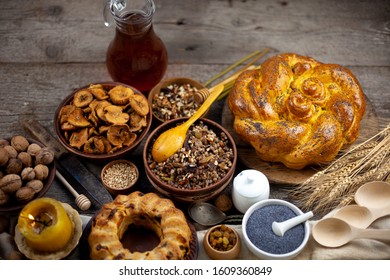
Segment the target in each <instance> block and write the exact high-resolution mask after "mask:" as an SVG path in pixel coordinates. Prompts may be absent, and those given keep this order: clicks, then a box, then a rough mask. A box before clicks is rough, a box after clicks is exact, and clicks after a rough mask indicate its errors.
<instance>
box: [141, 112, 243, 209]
mask: <svg viewBox="0 0 390 280" xmlns="http://www.w3.org/2000/svg"><path fill="white" fill-rule="evenodd" d="M187 119H188V118H179V119H174V120H170V121H166V122H164V123H163V124H161V125H160V126H158V127H157V128H156V129H154V130H153V131H152V132H151V133H150V135H149V136H148V138H147V139H146V142H145V146H144V150H143V161H144V167H145V172H146V175H147V178H148V179H149V181H150V183H151V184H152V185H153V187H154V188H155V189H156V190H157V191H158V192H160V193H162V194H163V195H166V196H168V197H170V198H171V199H173V200H176V201H179V202H185V203H193V202H201V201H206V200H209V199H211V198H213V197H215V196H217V195H218V194H219V193H221V192H222V191H223V190H224V189H225V188H226V187H227V186H228V185H229V183H230V182H231V180H232V178H233V175H234V170H235V167H236V163H237V148H236V145H235V142H234V140H233V138H232V136H231V135H230V134H229V133H228V132H227V131H226V129H225V128H223V127H222V126H221V125H219V124H218V123H216V122H214V121H211V120H209V119H205V118H201V119H199V120H197V121H196V122H195V123H194V124H193V125H192V126H191V127H190V128H189V130H188V132H187V139H186V141H185V143H184V145H183V147H182V148H181V149H179V150H178V151H177V152H176V153H175V154H173V155H172V156H171V157H169V158H168V159H167V160H166V161H164V162H159V163H158V162H156V161H155V160H154V159H153V156H152V155H151V149H152V147H153V143H154V141H155V139H157V137H158V136H159V135H160V134H161V133H162V132H164V131H166V130H168V129H170V128H172V127H174V126H176V125H179V124H181V123H183V122H185V121H186V120H187Z"/></svg>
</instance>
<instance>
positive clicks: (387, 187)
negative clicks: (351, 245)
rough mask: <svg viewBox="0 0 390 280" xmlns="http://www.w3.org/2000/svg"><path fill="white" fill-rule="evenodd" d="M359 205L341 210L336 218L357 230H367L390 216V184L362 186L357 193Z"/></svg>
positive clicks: (367, 184) (377, 183) (379, 183)
mask: <svg viewBox="0 0 390 280" xmlns="http://www.w3.org/2000/svg"><path fill="white" fill-rule="evenodd" d="M355 201H356V202H357V204H358V205H348V206H345V207H343V208H340V210H338V211H337V212H336V213H335V214H334V217H335V218H339V219H341V220H344V221H346V222H347V223H349V224H350V225H352V226H354V227H357V228H367V227H368V226H369V225H370V224H371V223H372V222H374V221H375V220H376V219H379V218H380V217H383V216H387V215H390V184H389V183H387V182H383V181H373V182H369V183H366V184H364V185H363V186H361V187H360V188H359V189H358V190H357V191H356V193H355Z"/></svg>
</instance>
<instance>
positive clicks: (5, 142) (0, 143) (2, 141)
mask: <svg viewBox="0 0 390 280" xmlns="http://www.w3.org/2000/svg"><path fill="white" fill-rule="evenodd" d="M8 145H9V141H8V140H7V139H0V147H1V148H3V147H4V146H8Z"/></svg>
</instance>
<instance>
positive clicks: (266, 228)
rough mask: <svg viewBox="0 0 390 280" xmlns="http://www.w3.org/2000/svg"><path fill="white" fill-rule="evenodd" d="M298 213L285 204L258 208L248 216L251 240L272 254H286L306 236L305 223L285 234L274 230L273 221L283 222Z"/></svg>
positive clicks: (247, 229)
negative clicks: (281, 234)
mask: <svg viewBox="0 0 390 280" xmlns="http://www.w3.org/2000/svg"><path fill="white" fill-rule="evenodd" d="M296 215H297V214H296V213H295V212H294V211H293V210H292V209H290V208H289V207H287V206H284V205H267V206H264V207H262V208H259V209H256V210H255V211H254V212H253V213H252V214H251V215H250V217H249V218H248V222H247V224H246V233H247V235H248V238H249V240H250V241H251V242H252V243H253V244H254V245H255V246H256V247H257V248H259V249H260V250H263V251H265V252H268V253H271V254H278V255H279V254H286V253H289V252H292V251H294V250H295V249H297V248H298V247H299V246H300V245H301V244H302V241H303V239H304V236H305V228H304V225H303V224H299V225H297V226H295V227H293V228H291V229H290V230H288V231H287V232H286V233H285V234H284V235H283V236H278V235H276V234H275V233H274V232H273V231H272V223H273V222H274V221H276V222H283V221H285V220H288V219H290V218H292V217H295V216H296Z"/></svg>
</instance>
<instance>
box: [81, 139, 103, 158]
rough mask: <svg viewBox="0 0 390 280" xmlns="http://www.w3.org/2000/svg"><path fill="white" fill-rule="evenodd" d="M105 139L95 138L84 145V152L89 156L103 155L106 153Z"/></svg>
mask: <svg viewBox="0 0 390 280" xmlns="http://www.w3.org/2000/svg"><path fill="white" fill-rule="evenodd" d="M103 139H104V137H102V136H94V137H91V138H89V139H88V141H87V142H86V143H85V144H84V149H83V150H84V152H86V153H89V154H103V153H104V152H105V146H104V140H103Z"/></svg>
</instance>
